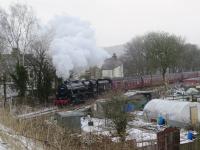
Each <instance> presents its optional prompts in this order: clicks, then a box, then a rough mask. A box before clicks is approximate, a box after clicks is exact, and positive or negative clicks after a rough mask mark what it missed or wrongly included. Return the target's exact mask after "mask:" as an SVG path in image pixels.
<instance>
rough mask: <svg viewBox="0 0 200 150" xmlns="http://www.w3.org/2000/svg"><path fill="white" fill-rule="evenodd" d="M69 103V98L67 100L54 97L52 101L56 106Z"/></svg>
mask: <svg viewBox="0 0 200 150" xmlns="http://www.w3.org/2000/svg"><path fill="white" fill-rule="evenodd" d="M69 103H70V100H68V99H56V100H55V101H54V105H56V106H61V105H67V104H69Z"/></svg>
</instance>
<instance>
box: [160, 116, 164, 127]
mask: <svg viewBox="0 0 200 150" xmlns="http://www.w3.org/2000/svg"><path fill="white" fill-rule="evenodd" d="M164 124H165V119H164V118H163V117H162V116H160V117H158V125H164Z"/></svg>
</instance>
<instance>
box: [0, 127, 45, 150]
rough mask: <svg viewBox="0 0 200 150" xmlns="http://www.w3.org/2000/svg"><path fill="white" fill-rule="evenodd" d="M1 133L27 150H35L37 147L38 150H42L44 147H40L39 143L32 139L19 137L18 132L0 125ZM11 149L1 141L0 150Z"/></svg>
mask: <svg viewBox="0 0 200 150" xmlns="http://www.w3.org/2000/svg"><path fill="white" fill-rule="evenodd" d="M0 132H1V133H2V134H5V135H6V136H8V137H10V138H11V139H12V140H13V141H15V142H19V143H20V144H21V146H22V147H24V149H26V150H34V149H36V147H37V150H42V149H43V148H42V146H40V145H39V144H38V143H37V144H36V142H34V141H33V140H32V139H29V138H26V137H24V136H21V135H17V133H16V132H14V131H13V130H11V129H9V128H7V127H5V126H4V125H2V124H0ZM4 149H9V143H6V142H3V141H2V140H1V139H0V150H4Z"/></svg>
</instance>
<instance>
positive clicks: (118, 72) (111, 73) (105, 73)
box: [102, 65, 124, 78]
mask: <svg viewBox="0 0 200 150" xmlns="http://www.w3.org/2000/svg"><path fill="white" fill-rule="evenodd" d="M102 77H109V78H115V77H124V70H123V65H121V66H118V67H116V68H114V69H113V70H102Z"/></svg>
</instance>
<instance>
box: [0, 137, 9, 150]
mask: <svg viewBox="0 0 200 150" xmlns="http://www.w3.org/2000/svg"><path fill="white" fill-rule="evenodd" d="M8 148H9V147H8V144H7V143H5V142H3V141H2V140H1V139H0V150H7V149H8Z"/></svg>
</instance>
